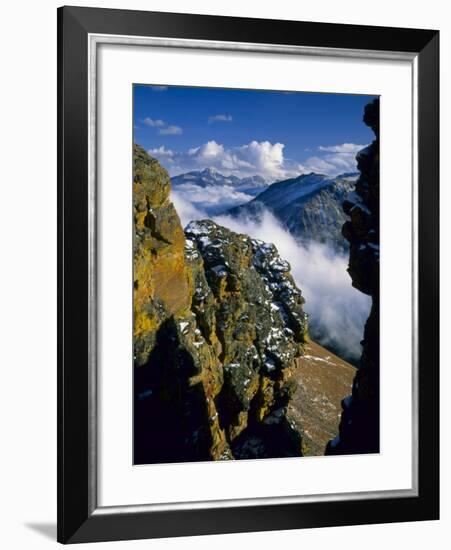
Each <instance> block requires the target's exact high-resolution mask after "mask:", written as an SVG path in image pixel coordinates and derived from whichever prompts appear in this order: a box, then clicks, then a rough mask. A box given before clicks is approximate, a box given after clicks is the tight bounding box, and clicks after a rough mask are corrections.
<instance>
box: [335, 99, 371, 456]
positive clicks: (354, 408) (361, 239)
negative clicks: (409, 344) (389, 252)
mask: <svg viewBox="0 0 451 550" xmlns="http://www.w3.org/2000/svg"><path fill="white" fill-rule="evenodd" d="M363 120H364V122H365V124H366V125H367V126H369V127H370V128H371V129H372V130H373V132H374V134H375V136H376V139H375V140H374V141H373V142H372V143H371V145H369V146H368V147H366V148H365V149H363V150H362V151H360V152H359V153H358V154H357V167H358V169H359V171H360V177H359V179H358V180H357V182H356V188H355V192H354V193H352V194H351V195H350V196H349V197H348V198H347V199H346V201H345V202H344V204H343V208H344V211H345V212H346V214H347V215H348V216H349V217H350V220H348V221H347V222H346V223H345V224H344V225H343V235H344V236H345V237H346V239H347V240H348V241H349V243H350V254H349V268H348V271H349V274H350V275H351V278H352V284H353V286H355V287H356V288H357V289H359V290H361V291H362V292H364V293H365V294H368V295H370V296H371V298H372V308H371V312H370V315H369V317H368V320H367V322H366V325H365V332H364V339H363V342H362V346H363V351H362V357H361V361H360V368H359V369H358V371H357V374H356V376H355V379H354V382H353V388H352V395H351V396H349V397H348V398H346V399H345V400H343V403H342V406H343V413H342V418H341V423H340V432H339V436H337V437H336V438H335V439H334V440H332V441H331V442H330V443H329V445H328V448H327V453H328V454H351V453H377V452H379V100H378V99H376V100H374V101H373V102H372V103H369V104H368V105H367V106H366V107H365V113H364V117H363Z"/></svg>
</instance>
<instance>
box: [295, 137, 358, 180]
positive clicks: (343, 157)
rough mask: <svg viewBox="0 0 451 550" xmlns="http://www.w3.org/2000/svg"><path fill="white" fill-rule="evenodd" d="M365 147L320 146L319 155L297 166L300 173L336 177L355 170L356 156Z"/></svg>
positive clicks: (346, 145) (348, 145) (347, 145)
mask: <svg viewBox="0 0 451 550" xmlns="http://www.w3.org/2000/svg"><path fill="white" fill-rule="evenodd" d="M364 147H366V145H358V144H356V143H342V144H340V145H327V146H324V145H320V146H319V147H318V151H319V155H315V156H312V157H309V158H308V159H307V160H306V161H304V162H303V163H302V164H299V165H298V169H299V172H300V173H309V172H317V173H320V174H327V175H329V176H337V175H339V174H343V173H344V172H355V171H356V170H357V161H356V158H355V157H356V154H357V152H358V151H360V150H361V149H363V148H364Z"/></svg>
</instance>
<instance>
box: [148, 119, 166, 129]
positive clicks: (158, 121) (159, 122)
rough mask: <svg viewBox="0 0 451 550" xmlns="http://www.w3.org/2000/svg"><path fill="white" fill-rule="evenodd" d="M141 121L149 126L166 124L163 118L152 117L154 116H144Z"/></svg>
mask: <svg viewBox="0 0 451 550" xmlns="http://www.w3.org/2000/svg"><path fill="white" fill-rule="evenodd" d="M143 123H144V124H145V125H146V126H151V127H156V126H164V125H165V124H166V123H165V121H164V120H161V119H154V118H150V117H146V118H145V119H144V120H143Z"/></svg>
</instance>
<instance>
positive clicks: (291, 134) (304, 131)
mask: <svg viewBox="0 0 451 550" xmlns="http://www.w3.org/2000/svg"><path fill="white" fill-rule="evenodd" d="M374 97H375V96H363V95H344V94H324V93H302V92H295V93H292V92H288V93H287V92H273V91H260V90H258V91H255V90H235V89H222V88H192V87H177V86H170V87H167V88H166V87H152V86H148V85H135V86H134V141H135V142H136V143H139V144H140V145H142V146H143V147H144V148H146V149H147V150H155V149H157V148H160V147H161V146H164V148H165V149H170V150H171V151H174V152H180V153H181V152H186V151H187V150H189V149H190V148H194V147H199V146H201V145H203V144H205V143H206V142H208V141H212V140H214V141H215V142H217V143H218V144H221V145H223V146H224V147H225V148H226V149H229V148H234V147H239V146H242V145H245V144H248V143H250V142H252V141H257V142H264V141H269V142H270V143H272V144H275V143H277V142H279V143H283V144H284V145H285V148H284V150H283V155H284V158H285V159H287V160H289V161H290V162H291V161H295V162H299V163H304V162H305V161H307V160H308V159H309V158H310V157H312V156H316V155H319V157H320V158H321V156H322V155H324V154H325V152H324V151H321V150H320V149H319V147H320V146H322V147H325V146H338V145H340V144H344V143H348V144H349V143H351V144H359V145H366V144H368V143H370V142H371V141H372V140H373V138H374V136H373V134H372V131H371V130H370V129H369V128H368V127H367V126H365V124H364V123H363V122H362V115H363V109H364V106H365V105H366V104H367V103H368V102H369V101H371V100H372V99H373V98H374ZM216 115H225V117H226V118H227V119H230V118H231V120H226V121H224V120H223V121H219V120H217V121H214V122H211V119H210V117H214V116H216ZM146 119H147V123H146V122H145V121H146ZM149 119H150V120H149ZM209 120H210V123H209ZM156 121H157V122H156ZM167 132H168V133H169V135H168V133H167ZM329 154H330V152H329Z"/></svg>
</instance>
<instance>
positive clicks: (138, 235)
mask: <svg viewBox="0 0 451 550" xmlns="http://www.w3.org/2000/svg"><path fill="white" fill-rule="evenodd" d="M169 192H170V183H169V177H168V175H167V173H166V171H165V170H163V169H162V168H161V166H160V165H159V163H158V162H157V161H156V160H155V159H152V158H151V157H150V156H149V155H148V154H147V153H146V152H145V151H144V150H143V149H142V148H141V147H139V146H137V145H136V146H135V148H134V216H135V242H134V353H135V367H134V369H135V370H134V391H135V398H134V404H135V405H134V463H135V464H142V463H155V462H178V461H194V460H196V461H197V460H219V459H233V458H263V457H282V456H300V455H301V454H302V442H301V435H300V430H299V429H298V427H297V426H296V425H295V424H294V423H293V422H292V421H290V420H289V419H288V418H287V408H288V404H289V402H290V399H291V397H292V395H293V393H294V391H295V384H294V382H293V376H292V375H293V372H294V370H295V368H296V362H297V358H298V357H299V356H301V355H302V353H303V345H304V343H305V342H306V340H307V318H306V315H305V313H304V311H303V308H302V305H303V301H304V300H303V298H302V295H301V292H300V290H299V289H298V288H296V285H295V283H294V281H293V279H292V277H291V275H290V273H289V269H290V267H289V265H288V263H287V262H285V261H283V260H282V259H281V258H280V257H279V255H278V253H277V250H276V248H275V247H274V246H273V245H271V244H266V243H263V242H261V241H257V240H253V239H250V238H249V237H247V236H246V235H239V234H236V233H234V232H232V231H229V230H228V229H226V228H224V227H221V226H219V225H217V224H215V223H214V222H212V221H210V220H203V221H199V222H193V223H191V224H190V225H189V226H188V227H187V229H186V236H185V234H184V232H183V229H182V227H181V224H180V221H179V218H178V216H177V213H176V211H175V209H174V207H173V205H172V203H171V202H170V199H169Z"/></svg>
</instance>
